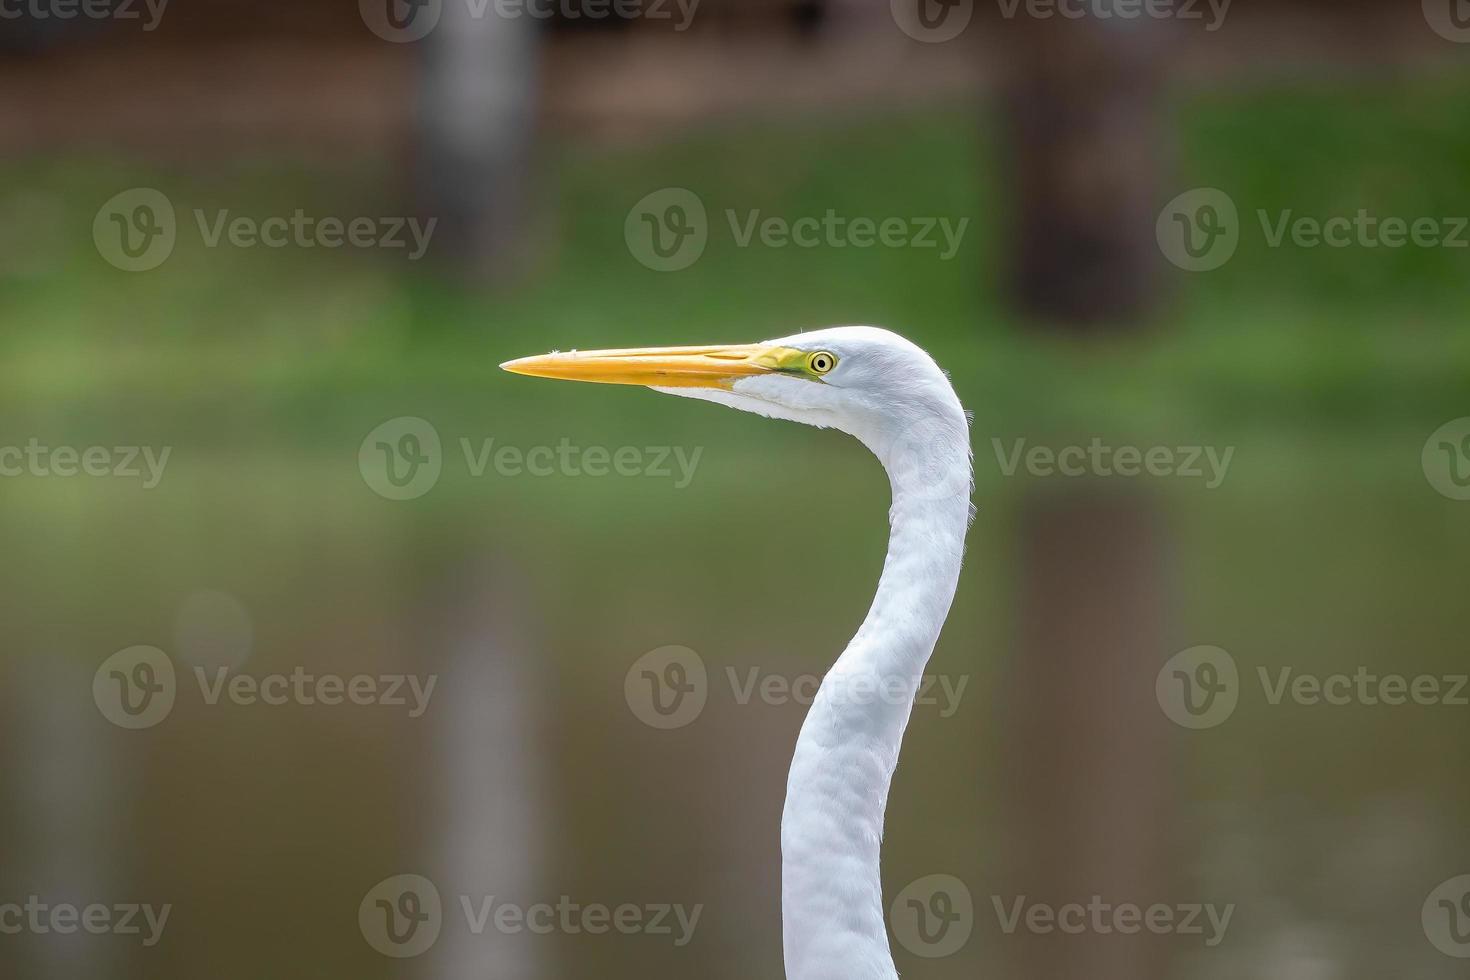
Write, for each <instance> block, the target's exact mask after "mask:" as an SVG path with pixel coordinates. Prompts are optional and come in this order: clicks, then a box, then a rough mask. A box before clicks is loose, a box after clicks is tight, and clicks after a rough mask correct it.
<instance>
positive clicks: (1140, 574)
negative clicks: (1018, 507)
mask: <svg viewBox="0 0 1470 980" xmlns="http://www.w3.org/2000/svg"><path fill="white" fill-rule="evenodd" d="M1010 30H1011V31H1012V33H1013V35H1014V39H1015V41H1016V43H1015V44H1014V45H1013V47H1012V50H1013V51H1014V52H1015V54H1014V57H1015V58H1016V61H1015V64H1014V66H1013V69H1012V72H1011V74H1010V77H1009V80H1008V86H1007V91H1006V94H1005V107H1004V109H1005V111H1004V118H1005V126H1006V132H1005V136H1006V137H1007V140H1006V145H1007V148H1008V151H1009V155H1010V164H1011V171H1012V174H1011V182H1012V186H1014V187H1015V188H1016V191H1017V201H1018V203H1017V212H1016V215H1015V221H1016V232H1015V235H1014V236H1013V239H1014V241H1015V251H1014V253H1013V257H1012V262H1013V266H1012V268H1011V270H1010V276H1011V281H1010V293H1011V297H1012V301H1013V302H1014V303H1015V305H1016V307H1017V309H1018V311H1019V312H1020V313H1021V314H1022V315H1023V316H1024V317H1025V318H1026V319H1027V320H1029V321H1030V322H1032V323H1033V324H1034V325H1035V326H1036V327H1037V328H1044V329H1050V330H1062V331H1077V332H1093V333H1116V332H1118V331H1120V330H1127V329H1130V328H1134V327H1137V326H1140V325H1142V324H1143V323H1145V322H1147V320H1148V318H1149V316H1150V314H1152V313H1153V311H1154V309H1155V304H1156V299H1157V279H1156V276H1157V270H1158V264H1159V262H1160V260H1161V256H1160V255H1159V254H1158V249H1157V245H1156V243H1155V240H1154V220H1155V209H1156V208H1157V205H1158V199H1157V183H1158V180H1159V176H1160V171H1161V169H1162V168H1161V163H1160V161H1161V152H1162V139H1161V132H1160V129H1161V127H1160V115H1159V114H1160V89H1161V82H1162V58H1161V46H1162V44H1161V41H1162V39H1161V38H1160V37H1159V35H1160V33H1161V31H1162V29H1161V27H1160V25H1159V24H1158V23H1157V21H1155V20H1151V19H1149V18H1143V19H1140V20H1133V21H1125V20H1120V19H1118V18H1112V19H1109V20H1096V19H1091V18H1085V19H1082V20H1077V21H1072V20H1065V19H1062V18H1059V17H1055V18H1051V19H1048V20H1036V19H1029V20H1028V19H1026V18H1022V21H1021V22H1019V23H1014V24H1012V25H1010ZM1088 435H1089V436H1090V435H1091V434H1090V433H1089V434H1088ZM1078 441H1079V442H1085V441H1086V440H1085V439H1079V440H1078ZM1167 550H1168V543H1167V532H1166V529H1165V527H1164V526H1163V521H1162V518H1161V517H1160V515H1159V512H1158V508H1157V504H1156V502H1155V501H1154V499H1153V498H1152V497H1151V496H1150V495H1148V494H1146V493H1142V492H1140V491H1138V490H1137V489H1136V487H1134V486H1133V485H1122V486H1116V487H1108V488H1106V489H1104V488H1102V487H1101V486H1100V485H1099V483H1098V481H1097V480H1084V481H1081V482H1080V483H1069V484H1068V485H1066V486H1064V487H1055V486H1043V485H1041V484H1040V483H1036V484H1035V485H1033V486H1031V487H1028V488H1027V491H1026V494H1025V497H1024V500H1023V503H1022V511H1021V521H1020V548H1019V552H1020V561H1021V572H1020V576H1021V578H1020V585H1019V588H1020V603H1021V608H1020V612H1019V623H1018V630H1019V641H1018V644H1017V651H1016V660H1017V665H1018V666H1017V678H1016V681H1015V694H1014V700H1013V703H1012V709H1013V714H1012V716H1011V717H1010V718H1009V719H1008V730H1007V741H1008V742H1009V743H1011V745H1012V746H1013V747H1014V758H1015V766H1014V768H1013V770H1012V773H1011V778H1012V779H1013V780H1014V783H1013V786H1012V791H1011V793H1009V794H1008V795H1010V796H1011V797H1012V798H1013V799H1014V800H1015V801H1016V802H1015V812H1014V819H1015V821H1016V827H1017V830H1018V835H1019V838H1020V841H1021V847H1020V848H1019V851H1020V853H1021V855H1022V856H1021V858H1020V864H1019V866H1018V867H1017V868H1015V869H1014V872H1013V873H1014V875H1015V876H1016V879H1015V880H1014V883H1013V884H1014V887H1013V888H1012V889H1011V890H1010V891H1009V893H1008V894H1009V895H1010V896H1019V895H1024V896H1028V900H1029V901H1031V902H1035V903H1045V904H1051V905H1053V906H1054V907H1055V906H1061V905H1065V904H1068V903H1074V902H1076V903H1082V904H1084V905H1085V904H1086V903H1087V902H1088V901H1089V900H1090V898H1091V897H1092V896H1094V895H1098V896H1100V897H1101V898H1102V900H1103V901H1105V902H1108V903H1110V904H1112V905H1117V904H1120V903H1125V902H1128V903H1136V904H1139V905H1141V906H1147V905H1149V904H1150V903H1153V902H1168V901H1171V900H1172V899H1173V897H1174V896H1173V895H1172V894H1171V891H1172V885H1173V882H1172V881H1171V878H1170V875H1169V874H1168V870H1167V867H1166V855H1167V853H1168V852H1167V850H1166V839H1167V835H1166V834H1165V832H1164V831H1165V828H1166V826H1167V823H1168V821H1167V809H1168V805H1169V800H1170V792H1171V784H1170V780H1169V777H1168V768H1167V761H1168V756H1167V743H1166V742H1165V740H1164V736H1163V729H1165V728H1167V722H1165V720H1164V719H1163V718H1162V716H1161V715H1160V712H1159V709H1158V706H1157V704H1155V702H1154V676H1155V673H1156V671H1157V668H1158V664H1159V663H1160V662H1161V654H1162V653H1163V648H1164V644H1165V642H1166V641H1165V638H1164V621H1165V617H1166V598H1165V594H1164V587H1163V586H1164V581H1165V575H1164V573H1163V555H1164V554H1165V553H1166V552H1167ZM1006 755H1007V756H1012V753H1011V752H1007V753H1006ZM1023 932H1024V930H1023ZM1165 943H1166V940H1164V939H1161V938H1160V937H1158V936H1152V935H1148V934H1143V935H1137V936H1120V935H1105V934H1102V933H1100V932H1098V931H1094V930H1091V929H1089V930H1088V931H1087V933H1086V935H1083V936H1066V935H1060V934H1058V933H1050V934H1044V935H1040V934H1039V935H1024V934H1023V935H1019V936H1017V937H1016V947H1015V948H1016V949H1017V950H1018V955H1017V957H1016V959H1015V963H1016V966H1017V971H1016V972H1017V974H1018V975H1019V976H1023V977H1036V978H1046V980H1056V978H1069V980H1070V978H1077V980H1151V978H1157V977H1161V976H1163V975H1165V973H1166V969H1167V962H1168V961H1167V947H1166V945H1165Z"/></svg>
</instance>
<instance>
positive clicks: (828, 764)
mask: <svg viewBox="0 0 1470 980" xmlns="http://www.w3.org/2000/svg"><path fill="white" fill-rule="evenodd" d="M501 367H503V368H504V369H505V370H507V371H513V372H515V373H517V374H529V375H534V376H537V377H543V378H565V379H569V380H574V381H597V382H603V383H610V384H634V385H645V386H647V387H649V388H653V389H654V390H655V391H662V392H667V393H668V394H673V395H684V396H687V397H691V398H701V399H704V400H706V401H712V402H718V403H719V404H721V405H728V406H730V407H731V408H738V409H741V410H742V411H747V412H755V413H756V414H758V415H765V416H769V417H771V418H780V419H789V420H791V421H795V422H805V423H807V424H809V425H815V426H820V427H823V428H828V427H830V428H834V429H840V430H842V431H843V432H847V433H849V434H851V435H853V436H856V437H857V438H858V439H859V440H860V441H861V442H862V443H863V444H864V445H866V446H867V447H868V449H870V450H871V451H872V452H873V454H874V455H875V456H877V457H878V459H879V461H880V462H881V463H882V464H883V466H884V468H885V469H886V470H887V471H888V479H889V483H890V484H891V486H892V489H893V505H892V507H891V509H890V510H889V515H888V516H889V525H890V532H889V539H888V554H887V557H886V558H885V559H884V562H883V574H882V576H881V578H880V579H879V582H878V592H877V594H876V595H875V596H874V598H873V604H872V606H871V607H870V608H869V610H868V615H867V617H866V618H865V619H864V620H863V623H862V626H860V627H859V628H858V631H857V634H856V635H855V636H854V637H853V638H852V641H851V642H850V643H849V644H848V646H847V649H846V650H844V651H843V652H842V655H841V656H839V657H838V658H837V661H836V663H834V664H833V666H832V669H831V670H829V671H828V672H827V675H826V676H825V677H824V678H823V680H822V684H821V686H820V688H819V689H818V691H817V695H816V697H815V699H814V700H813V702H812V706H811V709H810V711H809V712H808V713H807V717H806V720H805V722H804V723H803V724H802V726H801V734H800V735H799V736H798V738H797V740H796V753H795V755H794V756H793V758H792V760H791V772H790V774H789V776H788V777H787V781H786V806H785V810H784V812H783V813H782V816H781V914H782V938H783V945H784V949H785V960H786V975H787V977H788V978H789V980H896V978H897V976H898V972H897V970H896V969H895V967H894V964H893V956H892V954H891V953H890V951H889V947H888V931H887V928H886V926H885V918H884V914H883V887H882V881H881V879H880V877H879V851H880V845H881V841H882V837H883V811H884V807H885V805H886V804H887V800H888V789H889V785H890V783H891V781H892V777H893V770H894V766H895V765H896V764H897V762H898V752H899V746H900V744H901V742H902V740H903V732H904V728H905V727H906V726H907V725H908V720H909V714H910V712H911V710H912V708H913V703H914V696H915V694H916V692H917V691H918V687H919V683H920V677H921V675H922V674H923V672H924V665H925V664H926V663H927V662H928V660H929V656H930V654H931V653H932V652H933V650H934V644H935V642H936V641H937V640H938V638H939V630H940V627H941V626H942V625H943V623H944V619H945V616H946V615H947V614H948V612H949V606H950V602H951V601H952V600H953V599H954V592H955V584H956V582H957V581H958V578H959V573H960V561H961V556H962V553H963V550H964V538H965V531H966V529H967V528H968V527H969V523H970V518H971V514H972V510H971V507H970V479H971V457H970V442H969V426H968V418H967V416H966V414H965V411H964V409H963V408H961V407H960V402H959V399H958V398H957V397H956V396H955V393H954V389H953V388H952V387H951V386H950V383H949V379H948V378H947V377H946V376H945V374H944V372H943V371H941V370H940V369H939V366H938V365H936V364H935V363H934V361H933V359H932V358H930V357H929V355H928V354H926V353H925V352H924V351H923V350H921V349H920V348H919V347H917V346H916V345H914V344H913V343H911V342H909V341H908V340H905V339H904V338H902V337H900V336H898V335H897V334H895V333H891V332H890V331H887V330H881V329H878V328H875V327H833V328H830V329H826V330H817V331H812V332H810V333H802V334H797V335H795V336H791V337H783V338H781V339H779V340H772V341H768V342H766V343H762V344H742V345H737V346H729V347H647V348H636V349H623V350H596V351H571V352H568V353H554V354H545V355H542V356H539V357H525V358H521V359H519V360H515V361H508V362H506V363H505V364H502V365H501Z"/></svg>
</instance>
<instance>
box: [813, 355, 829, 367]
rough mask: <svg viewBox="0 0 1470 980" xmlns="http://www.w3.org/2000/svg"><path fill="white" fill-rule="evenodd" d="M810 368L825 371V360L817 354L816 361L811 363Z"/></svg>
mask: <svg viewBox="0 0 1470 980" xmlns="http://www.w3.org/2000/svg"><path fill="white" fill-rule="evenodd" d="M812 367H814V368H816V369H817V370H818V371H825V370H827V358H826V357H825V356H824V355H822V354H818V355H817V357H816V360H814V361H812Z"/></svg>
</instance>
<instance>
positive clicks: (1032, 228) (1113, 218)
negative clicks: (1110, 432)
mask: <svg viewBox="0 0 1470 980" xmlns="http://www.w3.org/2000/svg"><path fill="white" fill-rule="evenodd" d="M1005 29H1006V31H1007V32H1008V33H1009V35H1010V37H1011V39H1012V44H1011V46H1010V49H1011V52H1012V55H1011V57H1012V58H1013V59H1014V61H1013V63H1012V66H1011V68H1010V71H1009V76H1008V79H1007V84H1006V87H1005V93H1004V103H1003V118H1004V126H1005V132H1004V134H1003V135H1004V137H1005V139H1004V145H1005V147H1006V150H1007V152H1008V154H1009V164H1010V179H1009V184H1010V186H1011V187H1013V188H1014V189H1015V193H1016V196H1017V204H1016V209H1017V210H1016V213H1015V215H1014V221H1015V233H1014V235H1013V236H1012V240H1013V241H1014V243H1015V246H1014V252H1013V254H1012V263H1013V265H1012V267H1011V269H1010V270H1009V278H1010V282H1009V287H1010V288H1009V292H1010V294H1011V297H1012V302H1014V303H1015V305H1016V306H1017V307H1018V309H1019V311H1020V312H1021V313H1022V314H1023V315H1025V316H1028V317H1030V318H1033V319H1037V320H1043V321H1050V322H1052V323H1055V324H1057V325H1060V326H1067V327H1074V328H1085V327H1087V326H1089V325H1091V324H1096V323H1115V324H1129V325H1133V324H1137V323H1139V322H1140V321H1142V320H1143V319H1144V318H1146V317H1147V315H1148V314H1149V313H1150V312H1151V311H1152V309H1153V306H1154V299H1155V291H1156V273H1157V269H1158V260H1159V255H1158V251H1157V246H1156V244H1155V241H1154V212H1155V210H1156V208H1157V207H1158V203H1159V202H1158V200H1157V195H1156V190H1157V183H1158V180H1159V171H1160V164H1159V161H1160V153H1161V149H1162V147H1161V135H1160V90H1161V81H1162V78H1161V76H1162V57H1161V54H1162V47H1163V44H1162V41H1163V39H1162V38H1161V37H1160V34H1161V33H1162V30H1163V28H1162V27H1160V25H1159V24H1158V23H1157V22H1156V21H1154V20H1152V19H1149V18H1143V19H1140V20H1120V19H1118V18H1113V19H1110V20H1094V19H1091V18H1085V19H1082V20H1067V19H1063V18H1060V17H1053V18H1049V19H1046V20H1037V19H1035V18H1025V17H1021V18H1019V20H1016V21H1011V22H1008V23H1007V24H1006V27H1005Z"/></svg>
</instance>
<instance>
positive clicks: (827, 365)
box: [806, 350, 837, 374]
mask: <svg viewBox="0 0 1470 980" xmlns="http://www.w3.org/2000/svg"><path fill="white" fill-rule="evenodd" d="M806 366H807V368H808V369H809V370H810V371H811V372H812V374H826V373H827V372H828V371H830V370H832V369H833V368H835V367H836V366H837V358H836V357H834V356H832V355H831V354H829V353H827V352H826V351H824V350H819V351H817V352H816V353H815V354H812V355H811V356H809V357H808V358H807V359H806Z"/></svg>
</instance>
